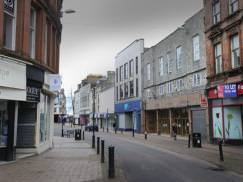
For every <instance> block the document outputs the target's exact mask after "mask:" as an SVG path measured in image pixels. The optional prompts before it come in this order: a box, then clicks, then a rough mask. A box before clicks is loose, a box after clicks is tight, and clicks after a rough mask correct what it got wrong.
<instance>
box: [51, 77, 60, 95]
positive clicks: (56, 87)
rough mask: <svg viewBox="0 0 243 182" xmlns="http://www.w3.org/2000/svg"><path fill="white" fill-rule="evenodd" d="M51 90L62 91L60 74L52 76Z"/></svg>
mask: <svg viewBox="0 0 243 182" xmlns="http://www.w3.org/2000/svg"><path fill="white" fill-rule="evenodd" d="M49 77H50V90H51V91H54V92H55V91H59V90H60V89H61V77H60V75H58V74H50V75H49Z"/></svg>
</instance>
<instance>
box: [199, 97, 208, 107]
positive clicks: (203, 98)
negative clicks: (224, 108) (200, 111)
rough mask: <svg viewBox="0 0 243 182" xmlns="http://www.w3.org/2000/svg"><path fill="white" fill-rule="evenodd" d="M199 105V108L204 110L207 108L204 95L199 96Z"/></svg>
mask: <svg viewBox="0 0 243 182" xmlns="http://www.w3.org/2000/svg"><path fill="white" fill-rule="evenodd" d="M200 105H201V107H204V108H205V107H208V101H207V98H206V97H205V96H204V95H201V99H200Z"/></svg>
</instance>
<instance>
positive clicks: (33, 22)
mask: <svg viewBox="0 0 243 182" xmlns="http://www.w3.org/2000/svg"><path fill="white" fill-rule="evenodd" d="M29 31H30V32H29V54H30V57H31V58H32V59H34V58H35V42H36V10H35V9H34V8H33V7H32V8H31V10H30V28H29Z"/></svg>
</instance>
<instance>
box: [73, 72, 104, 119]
mask: <svg viewBox="0 0 243 182" xmlns="http://www.w3.org/2000/svg"><path fill="white" fill-rule="evenodd" d="M102 77H103V76H101V75H92V74H91V75H88V76H87V78H86V79H84V80H82V82H81V83H80V84H79V85H78V88H77V90H76V91H75V92H74V101H73V103H74V120H75V123H76V124H78V123H81V124H86V123H88V122H90V120H91V119H92V113H93V100H94V99H93V89H94V88H95V86H96V84H97V81H98V80H99V79H101V78H102Z"/></svg>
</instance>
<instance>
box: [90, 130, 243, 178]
mask: <svg viewBox="0 0 243 182" xmlns="http://www.w3.org/2000/svg"><path fill="white" fill-rule="evenodd" d="M86 135H87V136H88V137H86V138H88V141H89V142H91V135H90V134H86ZM96 136H100V137H102V138H103V139H104V140H105V146H106V147H108V146H109V145H113V146H115V149H116V151H115V152H116V153H115V156H116V162H117V167H118V168H121V169H122V170H123V173H124V175H125V177H126V179H127V181H132V182H136V181H173V182H195V181H201V182H206V181H212V180H213V181H215V182H217V181H219V182H224V181H225V182H240V181H242V180H243V178H242V177H241V176H239V175H237V174H235V173H233V172H230V171H224V170H221V168H220V167H219V166H216V165H213V164H211V163H208V162H206V161H203V160H200V159H197V158H194V157H191V156H188V155H183V154H179V153H176V152H171V151H169V150H167V149H164V148H160V147H156V146H152V145H148V144H144V143H142V142H139V141H135V140H129V139H127V138H124V137H120V136H116V135H113V134H109V133H108V134H107V133H103V132H99V133H97V134H96Z"/></svg>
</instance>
